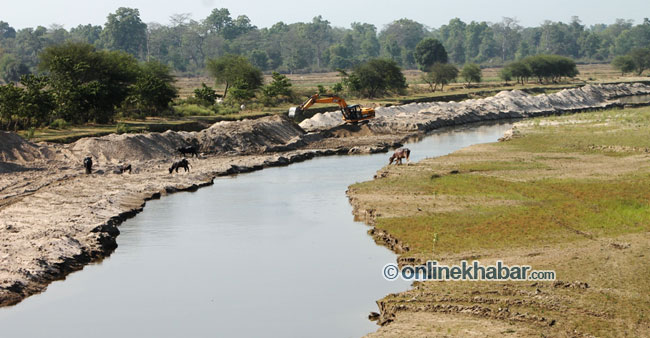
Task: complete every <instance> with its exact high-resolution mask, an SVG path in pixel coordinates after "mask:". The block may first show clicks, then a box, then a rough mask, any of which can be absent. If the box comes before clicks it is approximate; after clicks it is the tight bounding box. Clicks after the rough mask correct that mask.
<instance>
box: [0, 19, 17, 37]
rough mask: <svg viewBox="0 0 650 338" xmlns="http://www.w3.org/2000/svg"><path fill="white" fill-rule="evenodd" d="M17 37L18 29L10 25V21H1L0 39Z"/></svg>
mask: <svg viewBox="0 0 650 338" xmlns="http://www.w3.org/2000/svg"><path fill="white" fill-rule="evenodd" d="M15 37H16V30H15V29H14V28H13V27H11V26H9V23H7V22H4V21H0V39H13V38H15Z"/></svg>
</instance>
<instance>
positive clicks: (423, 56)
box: [414, 38, 447, 70]
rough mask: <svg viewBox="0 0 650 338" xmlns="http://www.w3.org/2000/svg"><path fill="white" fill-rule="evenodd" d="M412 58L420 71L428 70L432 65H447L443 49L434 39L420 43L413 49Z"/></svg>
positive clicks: (445, 53)
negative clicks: (413, 57)
mask: <svg viewBox="0 0 650 338" xmlns="http://www.w3.org/2000/svg"><path fill="white" fill-rule="evenodd" d="M414 56H415V61H416V62H417V63H418V65H419V66H420V69H421V70H426V69H428V68H429V67H431V66H432V65H433V64H434V63H447V51H445V47H443V45H442V43H440V41H438V40H436V39H434V38H427V39H424V40H422V41H420V42H419V43H418V44H417V46H416V47H415V53H414Z"/></svg>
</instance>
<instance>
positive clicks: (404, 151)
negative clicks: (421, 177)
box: [388, 148, 411, 165]
mask: <svg viewBox="0 0 650 338" xmlns="http://www.w3.org/2000/svg"><path fill="white" fill-rule="evenodd" d="M409 156H411V150H410V149H409V148H399V149H397V150H395V152H394V153H393V155H392V156H391V157H390V160H389V162H388V164H389V165H390V164H393V161H394V162H395V164H402V159H403V158H405V159H406V162H410V161H411V160H410V159H409Z"/></svg>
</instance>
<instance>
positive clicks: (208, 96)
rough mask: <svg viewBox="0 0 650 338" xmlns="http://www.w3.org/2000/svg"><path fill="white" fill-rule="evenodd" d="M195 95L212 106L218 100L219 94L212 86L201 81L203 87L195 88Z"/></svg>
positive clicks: (205, 104) (204, 103)
mask: <svg viewBox="0 0 650 338" xmlns="http://www.w3.org/2000/svg"><path fill="white" fill-rule="evenodd" d="M194 97H195V98H196V99H197V100H199V101H201V102H203V105H204V106H212V105H214V104H215V103H216V102H217V98H218V97H219V95H217V92H216V91H215V90H214V89H212V87H208V86H207V85H206V84H205V83H201V88H196V89H194Z"/></svg>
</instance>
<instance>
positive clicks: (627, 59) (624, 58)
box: [612, 55, 635, 75]
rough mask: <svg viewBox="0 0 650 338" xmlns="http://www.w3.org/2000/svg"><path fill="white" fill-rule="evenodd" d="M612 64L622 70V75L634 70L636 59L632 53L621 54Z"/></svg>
mask: <svg viewBox="0 0 650 338" xmlns="http://www.w3.org/2000/svg"><path fill="white" fill-rule="evenodd" d="M612 66H613V67H614V68H616V69H618V70H620V71H621V75H625V73H630V72H633V71H634V69H635V68H634V60H633V59H632V56H630V55H619V56H617V57H615V58H614V60H612Z"/></svg>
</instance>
